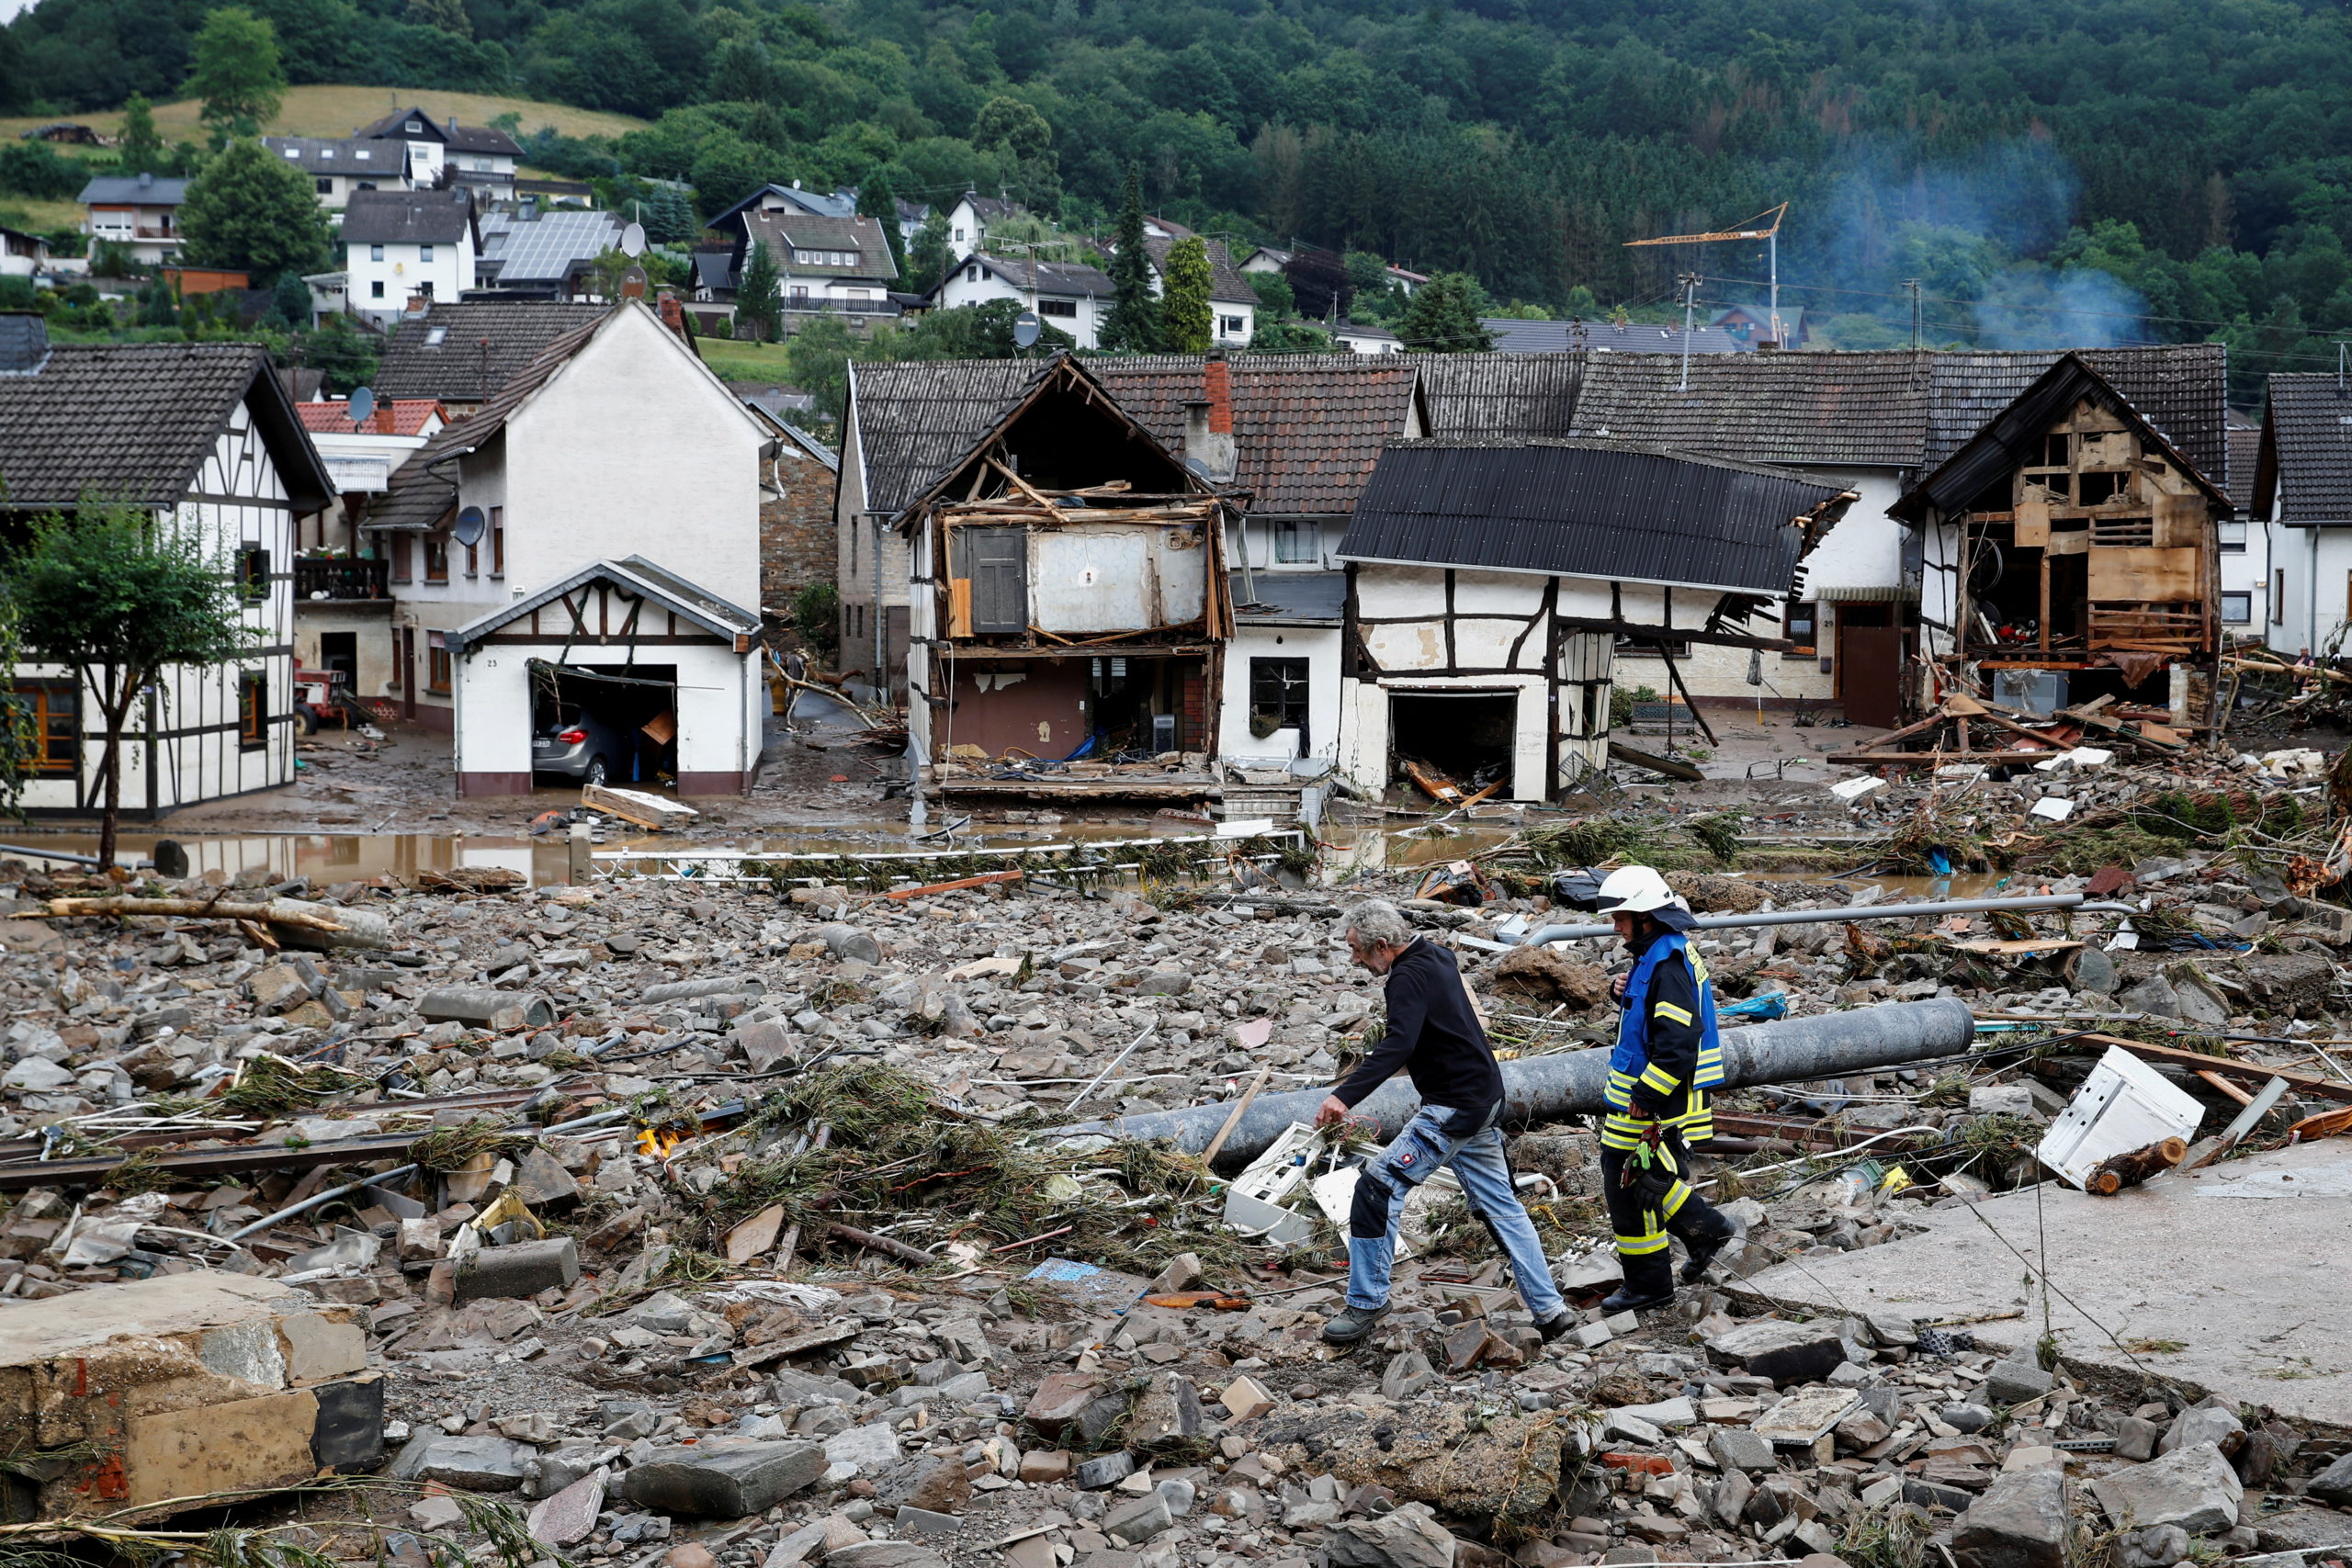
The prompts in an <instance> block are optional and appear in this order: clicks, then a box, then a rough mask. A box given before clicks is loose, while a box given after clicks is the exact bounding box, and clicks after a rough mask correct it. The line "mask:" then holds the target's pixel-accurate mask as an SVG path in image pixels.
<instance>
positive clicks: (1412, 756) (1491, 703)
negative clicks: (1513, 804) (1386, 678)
mask: <svg viewBox="0 0 2352 1568" xmlns="http://www.w3.org/2000/svg"><path fill="white" fill-rule="evenodd" d="M1518 739H1519V694H1518V693H1517V692H1515V691H1502V692H1476V691H1473V692H1392V693H1390V694H1389V697H1388V756H1389V769H1388V771H1389V777H1390V778H1391V779H1392V780H1403V781H1405V782H1408V783H1412V784H1418V785H1424V786H1425V785H1426V784H1427V783H1428V782H1430V781H1433V780H1442V781H1443V782H1445V783H1448V784H1453V786H1454V787H1455V788H1457V789H1459V790H1461V791H1463V792H1464V794H1471V793H1475V792H1476V791H1478V790H1481V789H1484V788H1486V787H1487V785H1488V784H1498V786H1499V787H1498V789H1497V791H1496V793H1497V794H1498V795H1509V794H1510V785H1511V769H1512V762H1513V754H1514V752H1515V750H1516V749H1517V745H1518ZM1416 775H1419V776H1416Z"/></svg>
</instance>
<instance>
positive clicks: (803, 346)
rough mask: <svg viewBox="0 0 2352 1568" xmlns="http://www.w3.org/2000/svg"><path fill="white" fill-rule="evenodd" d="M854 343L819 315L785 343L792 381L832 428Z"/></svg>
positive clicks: (844, 329)
mask: <svg viewBox="0 0 2352 1568" xmlns="http://www.w3.org/2000/svg"><path fill="white" fill-rule="evenodd" d="M1008 303H1009V301H1008ZM857 346H858V344H857V338H856V335H855V334H854V333H852V332H851V331H850V330H849V323H848V322H847V321H842V319H841V318H840V317H839V316H820V317H818V318H817V319H816V320H815V321H810V322H809V323H808V324H807V325H806V326H804V327H802V328H801V329H800V330H799V331H798V332H797V333H793V334H792V341H791V342H789V343H787V344H786V345H785V350H784V356H785V367H786V373H787V374H788V375H790V376H791V378H792V384H793V385H794V386H796V387H797V388H799V389H801V390H802V391H804V392H806V393H808V394H809V397H811V398H813V399H815V400H816V403H817V412H818V414H819V415H820V417H821V418H822V419H823V420H824V421H825V423H827V424H828V425H830V426H831V427H832V428H833V429H835V430H839V429H840V428H841V425H842V412H843V411H844V410H845V409H846V408H847V407H848V404H849V362H850V360H851V358H852V357H853V356H854V355H855V353H856V351H857Z"/></svg>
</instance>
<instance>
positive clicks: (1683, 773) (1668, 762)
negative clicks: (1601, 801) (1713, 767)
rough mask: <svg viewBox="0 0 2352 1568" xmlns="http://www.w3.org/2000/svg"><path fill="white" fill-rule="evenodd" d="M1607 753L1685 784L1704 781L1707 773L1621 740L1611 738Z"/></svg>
mask: <svg viewBox="0 0 2352 1568" xmlns="http://www.w3.org/2000/svg"><path fill="white" fill-rule="evenodd" d="M1609 754H1610V755H1611V756H1612V757H1614V758H1616V759H1617V760H1618V761H1621V762H1631V763H1633V764H1634V766H1635V767H1637V768H1647V769H1648V770H1649V771H1650V772H1652V773H1663V774H1664V775H1665V776H1667V777H1668V778H1670V779H1680V780H1682V781H1683V782H1684V783H1685V784H1703V783H1705V782H1706V778H1707V775H1706V774H1704V773H1701V772H1700V771H1699V770H1698V769H1696V768H1694V767H1692V766H1691V764H1690V763H1688V762H1683V761H1676V760H1675V759H1674V758H1672V757H1660V756H1658V755H1657V754H1656V753H1655V752H1650V751H1644V750H1638V749H1636V748H1634V747H1632V746H1628V745H1626V744H1625V743H1624V742H1623V740H1611V742H1610V743H1609Z"/></svg>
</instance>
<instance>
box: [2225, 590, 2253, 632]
mask: <svg viewBox="0 0 2352 1568" xmlns="http://www.w3.org/2000/svg"><path fill="white" fill-rule="evenodd" d="M2253 619H2254V591H2253V590H2252V589H2247V590H2245V592H2238V593H2233V592H2229V591H2228V590H2226V589H2224V590H2223V591H2222V620H2224V621H2226V622H2228V623H2229V624H2230V625H2231V626H2244V625H2245V623H2246V622H2248V621H2251V620H2253Z"/></svg>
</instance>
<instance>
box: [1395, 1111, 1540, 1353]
mask: <svg viewBox="0 0 2352 1568" xmlns="http://www.w3.org/2000/svg"><path fill="white" fill-rule="evenodd" d="M1502 1115H1503V1108H1502V1103H1501V1101H1499V1100H1498V1101H1497V1102H1496V1103H1495V1105H1494V1106H1493V1108H1492V1109H1490V1110H1484V1111H1478V1110H1469V1111H1464V1110H1456V1109H1453V1108H1452V1107H1450V1106H1443V1105H1424V1106H1422V1107H1421V1108H1420V1110H1419V1111H1416V1112H1414V1114H1413V1119H1412V1120H1411V1121H1410V1122H1406V1123H1405V1130H1404V1131H1403V1132H1401V1133H1399V1134H1397V1141H1396V1142H1395V1143H1393V1144H1391V1145H1388V1147H1387V1149H1386V1150H1385V1152H1383V1153H1382V1154H1381V1156H1379V1157H1378V1158H1377V1159H1374V1160H1373V1161H1372V1162H1371V1163H1370V1164H1368V1165H1366V1166H1365V1167H1364V1168H1363V1178H1362V1179H1360V1180H1358V1181H1357V1183H1356V1196H1355V1202H1354V1204H1353V1205H1352V1206H1351V1209H1350V1211H1349V1214H1348V1305H1350V1306H1351V1307H1359V1308H1369V1307H1376V1306H1384V1305H1385V1304H1387V1301H1388V1280H1389V1269H1390V1267H1391V1263H1392V1260H1393V1259H1394V1258H1395V1257H1396V1255H1397V1224H1398V1223H1399V1222H1400V1221H1401V1220H1403V1219H1404V1217H1405V1200H1406V1198H1407V1197H1408V1196H1409V1195H1410V1194H1411V1192H1412V1190H1413V1189H1414V1188H1416V1187H1419V1185H1420V1184H1421V1183H1422V1182H1424V1181H1427V1180H1428V1179H1430V1177H1431V1176H1432V1175H1434V1174H1435V1173H1436V1171H1437V1168H1438V1167H1440V1166H1442V1165H1450V1166H1452V1167H1453V1175H1454V1179H1456V1180H1458V1181H1460V1182H1461V1183H1462V1193H1463V1196H1464V1197H1465V1198H1466V1199H1468V1200H1469V1202H1470V1209H1471V1212H1472V1213H1476V1215H1477V1216H1478V1217H1479V1218H1480V1219H1481V1220H1484V1221H1485V1222H1486V1224H1487V1230H1488V1231H1490V1232H1492V1233H1493V1235H1494V1238H1495V1240H1496V1241H1497V1242H1498V1243H1500V1244H1501V1246H1502V1249H1503V1251H1504V1252H1505V1253H1506V1254H1508V1255H1509V1257H1510V1271H1511V1275H1512V1277H1513V1279H1514V1280H1517V1282H1518V1285H1519V1297H1520V1300H1521V1301H1523V1302H1525V1303H1527V1310H1528V1311H1530V1312H1532V1313H1533V1314H1535V1315H1536V1317H1537V1318H1538V1319H1539V1320H1541V1319H1544V1318H1548V1317H1550V1316H1551V1315H1552V1314H1555V1313H1556V1312H1558V1311H1559V1310H1560V1309H1561V1308H1562V1307H1563V1306H1565V1305H1566V1303H1564V1302H1563V1301H1562V1300H1561V1299H1560V1291H1559V1287H1558V1286H1556V1285H1555V1284H1553V1283H1552V1265H1551V1263H1550V1261H1549V1260H1548V1259H1546V1258H1544V1245H1543V1243H1542V1242H1541V1241H1539V1240H1537V1239H1536V1235H1535V1222H1534V1221H1533V1220H1531V1219H1529V1218H1528V1217H1527V1211H1526V1210H1525V1209H1523V1208H1521V1207H1520V1202H1519V1194H1518V1193H1517V1192H1515V1191H1513V1190H1512V1189H1511V1184H1510V1160H1509V1159H1508V1158H1507V1157H1505V1156H1504V1153H1503V1134H1502V1130H1501V1129H1500V1128H1499V1127H1498V1125H1497V1123H1498V1122H1500V1121H1501V1120H1502Z"/></svg>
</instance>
